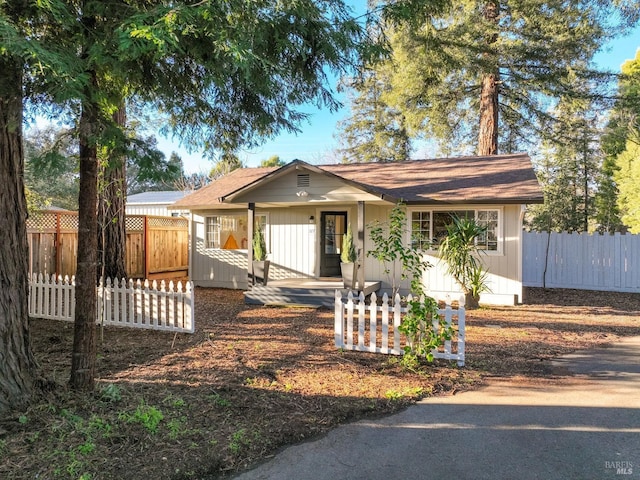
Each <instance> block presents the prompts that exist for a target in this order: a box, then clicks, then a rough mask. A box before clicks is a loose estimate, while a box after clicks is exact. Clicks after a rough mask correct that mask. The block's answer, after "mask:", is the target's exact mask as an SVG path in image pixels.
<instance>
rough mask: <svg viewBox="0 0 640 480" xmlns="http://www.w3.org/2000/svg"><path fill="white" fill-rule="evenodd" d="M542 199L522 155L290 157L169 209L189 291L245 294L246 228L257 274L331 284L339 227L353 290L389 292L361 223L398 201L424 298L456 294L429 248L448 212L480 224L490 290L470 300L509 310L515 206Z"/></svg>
mask: <svg viewBox="0 0 640 480" xmlns="http://www.w3.org/2000/svg"><path fill="white" fill-rule="evenodd" d="M542 201H543V196H542V190H541V188H540V185H539V183H538V181H537V179H536V176H535V173H534V170H533V168H532V164H531V160H530V158H529V156H528V155H526V154H510V155H495V156H485V157H471V156H470V157H458V158H437V159H429V160H415V161H406V162H399V163H360V164H335V165H321V166H316V165H310V164H308V163H305V162H303V161H300V160H294V161H293V162H291V163H289V164H287V165H285V166H283V167H279V168H278V167H259V168H244V169H239V170H235V171H233V172H231V173H230V174H229V175H226V176H224V177H222V178H220V179H218V180H216V181H214V182H212V183H211V184H209V185H207V186H205V187H203V188H201V189H200V190H198V191H196V192H194V193H192V194H191V195H188V196H186V197H184V198H183V199H181V200H178V201H177V202H176V203H174V204H173V205H172V206H171V207H170V208H172V209H179V210H188V211H189V212H190V234H191V245H190V247H191V248H190V266H189V276H190V278H191V280H192V281H193V282H194V284H195V285H196V286H202V287H226V288H234V289H245V290H246V289H248V288H250V283H251V282H249V281H248V279H249V278H250V274H251V271H250V268H251V267H250V261H249V260H250V259H252V258H253V257H252V248H251V242H250V239H251V238H252V232H253V228H254V225H255V228H261V229H262V230H263V232H264V234H265V237H266V242H267V250H268V252H269V259H270V260H271V271H270V274H269V278H270V279H275V280H277V279H299V280H298V281H299V282H300V283H302V282H303V280H309V279H325V278H328V277H340V265H339V254H340V247H341V239H342V236H343V234H344V233H345V232H346V229H347V225H350V226H351V228H352V230H353V232H354V239H355V240H356V248H357V249H358V251H359V263H360V265H361V268H360V269H359V271H358V279H359V281H360V285H364V281H374V282H380V283H381V286H382V290H386V291H389V290H390V279H389V276H388V274H387V273H385V268H384V266H383V265H381V264H380V262H378V261H377V260H376V259H374V258H372V257H369V256H367V255H366V252H368V251H369V250H371V249H372V242H371V239H370V238H369V231H368V230H369V227H368V225H369V224H370V222H372V221H374V220H376V219H377V220H381V221H384V220H386V219H387V218H388V215H389V213H390V211H391V209H392V208H393V206H394V205H396V204H397V203H398V202H402V203H404V204H405V205H406V209H407V215H408V231H407V233H406V239H407V240H406V241H407V244H409V242H411V241H412V240H411V239H412V238H413V239H414V240H413V241H414V245H416V246H417V247H423V248H424V255H425V256H426V258H427V260H428V261H429V262H430V263H431V264H433V265H434V266H433V267H432V268H430V269H428V270H427V271H426V272H425V274H424V277H423V281H424V282H425V286H426V290H427V291H428V292H431V293H433V294H436V295H437V294H441V293H442V292H452V293H453V292H459V288H458V287H457V285H456V284H455V283H454V282H453V280H452V279H451V278H450V277H448V276H447V275H446V272H445V267H444V266H443V265H442V263H440V262H439V261H438V258H437V252H436V250H435V248H437V247H435V248H434V247H433V246H432V244H431V242H429V240H431V241H434V242H435V243H436V244H437V241H438V239H439V238H442V236H443V234H444V232H446V225H447V224H449V223H451V218H452V215H458V216H473V217H475V218H476V219H477V220H478V221H479V222H482V223H483V224H485V225H487V227H488V231H487V234H486V236H485V238H483V240H482V242H481V245H479V246H480V248H481V249H482V250H484V253H486V255H482V260H483V261H484V263H485V265H486V268H487V269H488V271H489V287H490V289H491V291H490V293H485V294H483V295H482V296H481V300H480V301H481V302H483V303H490V304H514V303H515V302H518V301H520V300H521V298H522V222H523V216H524V212H525V206H526V205H527V204H532V203H542ZM421 239H423V240H421ZM421 241H424V244H423V245H421V244H420V243H421ZM416 242H417V243H416Z"/></svg>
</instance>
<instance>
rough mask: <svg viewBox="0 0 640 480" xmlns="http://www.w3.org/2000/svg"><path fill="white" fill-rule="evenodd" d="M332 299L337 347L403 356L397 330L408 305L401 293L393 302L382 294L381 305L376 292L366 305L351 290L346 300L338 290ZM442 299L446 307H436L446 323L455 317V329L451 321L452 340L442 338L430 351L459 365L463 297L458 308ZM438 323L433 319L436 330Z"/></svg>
mask: <svg viewBox="0 0 640 480" xmlns="http://www.w3.org/2000/svg"><path fill="white" fill-rule="evenodd" d="M335 299H336V302H335V317H334V339H335V344H336V347H338V348H342V349H344V350H356V351H360V352H370V353H382V354H386V355H402V354H403V353H404V350H403V347H404V345H403V343H404V340H405V339H404V336H403V335H402V334H401V333H400V330H399V327H400V323H401V321H402V316H403V315H404V314H405V313H406V312H407V308H406V307H404V306H402V304H401V300H400V295H396V297H395V299H394V302H393V304H390V303H389V296H388V295H387V294H386V293H385V294H384V295H383V296H382V305H378V304H377V300H378V299H377V297H376V294H375V293H372V294H371V298H370V302H369V303H368V304H367V302H366V301H365V296H364V294H363V293H362V292H361V293H360V295H359V297H357V298H354V296H353V293H352V292H349V293H348V294H347V301H346V302H344V301H343V299H342V294H341V292H340V290H336V296H335ZM356 300H357V301H356ZM445 302H446V306H445V308H442V309H439V310H438V313H439V314H440V315H441V316H443V317H444V319H445V321H446V323H447V326H451V325H452V324H454V317H457V329H456V328H455V324H454V331H455V334H454V336H453V339H452V340H447V341H445V343H444V345H442V346H441V347H440V348H438V349H437V350H434V351H433V352H432V353H433V355H434V357H435V358H442V359H446V360H455V361H457V362H458V365H459V366H464V346H465V308H464V297H462V298H461V299H460V304H459V307H458V309H457V310H454V309H453V307H452V306H451V301H450V299H448V298H447V299H445ZM378 314H380V319H378ZM438 324H439V321H438V319H434V321H433V328H434V329H437V328H438V326H439V325H438ZM367 340H368V342H367Z"/></svg>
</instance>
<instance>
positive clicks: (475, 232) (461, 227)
mask: <svg viewBox="0 0 640 480" xmlns="http://www.w3.org/2000/svg"><path fill="white" fill-rule="evenodd" d="M486 232H487V227H486V226H484V225H480V224H478V223H477V222H476V221H475V220H474V219H469V218H457V217H454V219H453V223H451V224H450V225H447V235H446V237H444V239H443V240H442V242H441V243H440V247H439V248H438V252H439V254H440V258H441V259H442V260H444V261H445V262H446V263H447V273H448V274H449V275H451V276H452V277H453V279H454V280H455V281H456V283H457V284H458V285H459V286H460V288H461V289H462V292H463V293H464V296H465V305H466V307H467V308H478V306H479V301H480V294H481V293H483V292H487V291H489V287H488V286H487V271H486V270H484V268H483V267H484V266H483V264H482V262H481V261H480V259H479V258H478V254H479V253H480V252H481V250H480V249H478V247H477V245H476V239H478V238H479V237H481V236H482V235H485V234H486Z"/></svg>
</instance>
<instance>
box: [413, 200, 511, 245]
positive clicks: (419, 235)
mask: <svg viewBox="0 0 640 480" xmlns="http://www.w3.org/2000/svg"><path fill="white" fill-rule="evenodd" d="M409 218H410V219H411V246H412V247H414V248H416V249H419V250H424V251H433V250H437V249H438V246H439V245H440V242H441V241H442V239H443V238H444V237H446V235H447V226H448V225H450V224H451V223H453V219H454V218H470V219H475V221H476V222H477V223H478V224H480V225H484V226H486V227H487V231H486V232H485V234H483V235H482V236H481V237H480V238H478V239H476V245H477V246H478V248H479V249H481V250H485V251H487V252H496V253H499V252H501V251H502V235H501V232H500V228H501V227H500V223H501V210H500V209H492V208H487V209H484V208H477V209H465V210H433V209H412V210H411V213H410V217H409Z"/></svg>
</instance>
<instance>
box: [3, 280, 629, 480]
mask: <svg viewBox="0 0 640 480" xmlns="http://www.w3.org/2000/svg"><path fill="white" fill-rule="evenodd" d="M526 293H527V295H526V297H525V301H526V303H525V304H524V305H518V306H515V307H494V308H482V309H479V310H475V311H472V312H468V318H467V343H466V349H467V361H466V366H465V367H464V368H459V367H457V366H456V365H455V363H453V362H444V361H439V362H436V363H435V364H433V365H422V366H420V368H417V369H415V370H413V371H410V370H407V369H405V368H403V367H402V366H401V365H400V363H399V361H398V358H397V357H387V356H383V355H375V354H367V353H356V352H342V351H339V350H337V349H336V348H335V347H334V344H333V311H331V310H328V309H311V308H282V307H259V306H249V305H245V304H244V303H243V297H242V292H239V291H234V290H220V289H201V288H198V289H196V326H197V329H196V333H194V334H192V335H189V334H177V335H175V334H171V333H162V332H152V331H136V330H130V329H123V328H114V327H110V328H105V329H104V330H100V331H99V332H98V337H99V347H98V388H97V389H96V391H95V393H93V394H88V395H80V394H75V393H72V392H70V391H68V390H67V389H66V386H65V385H66V382H67V380H68V377H69V366H70V363H71V345H72V335H73V326H72V325H71V324H68V323H63V322H57V321H50V320H41V319H34V320H32V322H31V336H32V344H33V350H34V353H35V355H36V357H37V358H38V360H39V363H40V365H41V368H42V375H43V378H45V379H46V380H47V383H46V385H48V386H49V387H51V386H55V388H54V389H49V391H46V392H44V393H43V394H42V396H41V397H40V398H39V399H38V400H37V401H36V402H35V403H34V404H33V405H32V406H31V407H30V408H29V409H28V410H26V411H24V412H15V413H14V414H12V415H10V416H8V417H6V418H4V419H2V421H1V422H0V477H1V478H6V479H23V478H24V479H27V478H29V479H32V478H47V479H58V478H60V479H85V480H88V479H94V480H96V479H122V478H153V479H158V480H162V479H187V478H194V479H208V478H219V477H222V476H225V475H229V474H232V473H234V472H237V471H239V470H242V469H245V468H248V467H250V466H251V465H252V464H254V463H256V462H259V461H261V460H264V459H266V458H268V457H269V456H272V455H273V454H274V453H275V452H276V451H277V450H278V449H279V448H281V447H283V446H285V445H288V444H292V443H297V442H300V441H302V440H306V439H309V438H311V437H314V436H317V435H319V434H322V433H323V432H326V431H327V430H329V429H331V428H333V427H335V426H337V425H339V424H341V423H344V422H348V421H352V420H356V419H359V418H364V417H369V416H379V415H383V414H389V413H392V412H395V411H397V410H398V409H401V408H404V407H405V406H407V405H408V404H411V403H413V402H415V401H416V400H418V399H420V398H423V397H425V396H429V395H447V394H453V393H456V392H460V391H464V390H467V389H470V388H474V387H476V386H478V385H480V384H481V383H482V381H483V379H484V378H486V377H509V378H515V379H522V381H531V379H537V381H540V382H554V381H562V379H563V377H562V375H567V373H566V372H557V371H554V370H553V369H552V366H551V363H550V360H551V359H552V358H555V357H557V356H559V355H563V354H566V353H569V352H572V351H574V350H577V349H585V348H590V347H594V346H599V345H602V344H607V343H613V342H615V341H616V340H617V339H618V338H620V337H622V336H629V335H638V334H640V319H639V317H640V294H620V293H610V292H607V293H603V292H585V291H575V290H543V289H528V290H527V292H526ZM565 378H566V377H565Z"/></svg>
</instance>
